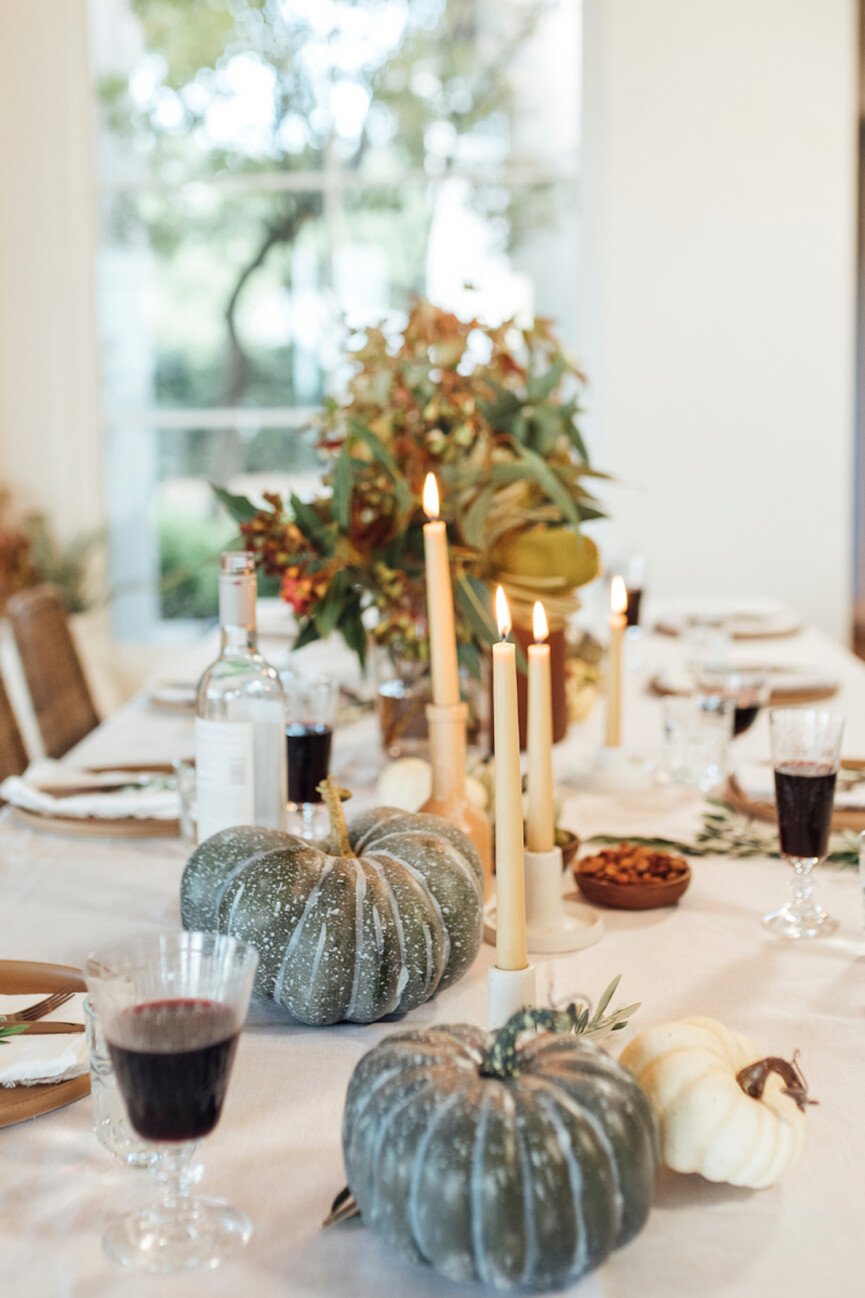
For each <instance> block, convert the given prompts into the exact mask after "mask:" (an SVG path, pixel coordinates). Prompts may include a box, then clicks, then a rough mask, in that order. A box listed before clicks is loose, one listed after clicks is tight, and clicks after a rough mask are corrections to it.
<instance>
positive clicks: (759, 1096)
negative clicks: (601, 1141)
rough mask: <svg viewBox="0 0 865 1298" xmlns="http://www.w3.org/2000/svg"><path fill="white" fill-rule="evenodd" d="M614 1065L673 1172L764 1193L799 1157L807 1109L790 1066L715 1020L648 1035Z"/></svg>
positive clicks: (685, 1022) (666, 1026) (681, 1023)
mask: <svg viewBox="0 0 865 1298" xmlns="http://www.w3.org/2000/svg"><path fill="white" fill-rule="evenodd" d="M620 1062H621V1063H622V1064H624V1065H625V1067H626V1068H629V1069H630V1070H631V1072H632V1073H633V1074H634V1076H635V1077H636V1079H637V1081H638V1082H639V1084H640V1086H641V1087H642V1088H643V1090H644V1091H645V1093H646V1095H647V1097H648V1099H649V1103H650V1104H651V1106H652V1109H653V1110H654V1114H655V1117H656V1118H657V1120H658V1126H659V1128H660V1133H661V1158H662V1159H663V1161H664V1162H665V1163H666V1164H667V1166H668V1167H671V1168H673V1170H674V1171H676V1172H699V1173H700V1175H701V1176H704V1177H706V1179H707V1180H708V1181H725V1182H727V1183H729V1184H730V1185H741V1186H748V1187H750V1188H752V1189H762V1188H763V1187H765V1186H768V1185H773V1184H774V1183H775V1181H777V1180H778V1178H779V1177H780V1176H782V1175H783V1173H784V1172H786V1171H787V1170H788V1168H790V1167H792V1166H793V1164H794V1163H795V1162H796V1160H797V1159H798V1157H799V1155H800V1154H801V1152H802V1147H803V1145H804V1143H805V1105H806V1104H808V1103H811V1101H809V1100H808V1098H807V1093H806V1089H805V1083H804V1079H803V1078H802V1076H801V1074H800V1073H799V1072H798V1069H797V1068H796V1065H795V1062H794V1063H793V1064H790V1063H787V1062H786V1061H785V1060H783V1059H774V1058H772V1059H761V1056H760V1052H759V1050H758V1049H757V1048H756V1047H755V1046H754V1045H753V1044H752V1043H751V1042H750V1041H749V1040H748V1039H747V1038H746V1037H742V1036H739V1035H738V1033H736V1032H730V1031H729V1030H728V1029H727V1028H725V1027H724V1025H723V1024H722V1023H718V1022H717V1020H716V1019H710V1018H692V1019H679V1020H676V1021H675V1022H672V1023H662V1024H660V1025H659V1026H658V1027H654V1028H648V1029H646V1031H644V1032H641V1033H640V1034H639V1035H638V1036H637V1037H635V1038H634V1040H633V1041H630V1042H629V1043H628V1045H627V1046H626V1047H625V1049H624V1050H623V1051H622V1054H621V1057H620ZM779 1074H781V1075H779ZM746 1087H747V1089H746Z"/></svg>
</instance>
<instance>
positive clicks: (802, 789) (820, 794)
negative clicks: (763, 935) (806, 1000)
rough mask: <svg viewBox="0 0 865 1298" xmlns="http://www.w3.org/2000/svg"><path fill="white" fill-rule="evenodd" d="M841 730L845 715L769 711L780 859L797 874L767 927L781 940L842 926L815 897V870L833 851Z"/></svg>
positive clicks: (765, 920)
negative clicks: (788, 895) (831, 834)
mask: <svg viewBox="0 0 865 1298" xmlns="http://www.w3.org/2000/svg"><path fill="white" fill-rule="evenodd" d="M843 730H844V718H843V717H840V716H838V715H837V714H836V713H834V712H824V711H822V710H821V709H818V708H776V709H773V710H772V711H771V712H770V713H769V733H770V735H771V740H772V765H773V767H774V771H775V803H776V807H777V811H778V831H779V834H780V837H781V855H782V856H784V857H786V859H787V860H788V861H789V862H790V864H791V865H792V867H793V869H794V871H795V873H794V876H793V879H792V883H791V886H792V893H793V895H792V897H791V899H790V900H789V901H788V902H787V904H786V905H785V906H782V907H781V909H780V910H776V911H772V912H771V913H770V914H768V915H764V916H763V923H764V924H765V925H766V927H767V928H769V929H771V930H772V932H773V933H778V934H780V935H781V936H782V937H789V938H810V937H823V936H825V935H826V934H828V933H833V932H834V931H835V929H836V928H837V927H838V921H837V920H836V919H833V918H832V917H831V916H830V915H827V914H826V912H825V910H824V909H823V908H822V906H820V904H819V903H818V902H817V900H816V898H815V896H814V879H813V874H812V872H813V869H814V866H815V865H817V864H818V863H819V862H820V861H822V860H823V858H824V857H825V855H826V852H827V850H828V847H829V830H830V828H831V824H832V802H833V799H834V796H835V778H836V776H837V774H838V764H839V761H840V757H841V735H842V733H843Z"/></svg>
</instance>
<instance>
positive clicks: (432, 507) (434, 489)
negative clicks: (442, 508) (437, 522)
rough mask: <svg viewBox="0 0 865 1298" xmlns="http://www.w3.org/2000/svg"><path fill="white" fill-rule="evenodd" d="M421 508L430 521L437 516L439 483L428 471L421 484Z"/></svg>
mask: <svg viewBox="0 0 865 1298" xmlns="http://www.w3.org/2000/svg"><path fill="white" fill-rule="evenodd" d="M423 508H424V513H425V514H426V516H427V518H428V519H430V521H433V520H434V519H436V518H438V516H439V484H438V483H437V482H436V478H435V474H434V473H428V474H427V475H426V478H425V479H424V484H423Z"/></svg>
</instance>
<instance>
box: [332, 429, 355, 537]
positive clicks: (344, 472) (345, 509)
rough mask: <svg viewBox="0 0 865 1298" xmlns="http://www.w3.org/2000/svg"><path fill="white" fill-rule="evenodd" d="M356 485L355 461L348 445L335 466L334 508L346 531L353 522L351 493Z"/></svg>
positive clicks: (341, 452) (338, 457)
mask: <svg viewBox="0 0 865 1298" xmlns="http://www.w3.org/2000/svg"><path fill="white" fill-rule="evenodd" d="M353 485H354V462H353V460H352V457H351V455H349V453H348V450H347V448H346V447H343V449H342V450H341V451H340V453H339V455H338V456H337V457H336V462H335V463H334V466H333V508H334V513H335V514H336V518H337V522H338V523H339V525H340V527H341V528H342V530H343V531H344V532H347V531H348V529H349V525H350V523H351V493H352V488H353Z"/></svg>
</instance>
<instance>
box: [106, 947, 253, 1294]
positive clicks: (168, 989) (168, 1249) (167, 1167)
mask: <svg viewBox="0 0 865 1298" xmlns="http://www.w3.org/2000/svg"><path fill="white" fill-rule="evenodd" d="M257 964H258V955H257V953H256V951H255V950H254V948H253V947H251V946H248V945H246V944H245V943H243V942H238V941H237V940H236V939H235V938H231V937H224V936H222V935H220V934H215V933H170V934H156V935H151V936H148V937H144V938H139V939H137V940H135V941H132V942H127V943H125V944H123V945H119V946H116V947H114V948H110V949H108V950H105V951H102V952H97V953H94V954H93V955H91V956H90V958H89V959H88V961H87V969H86V977H87V986H88V990H89V992H90V997H91V1000H92V1001H93V1005H94V1008H95V1011H96V1013H97V1015H98V1016H99V1021H100V1023H101V1024H102V1028H103V1031H104V1034H105V1040H106V1041H107V1043H108V1051H109V1054H110V1055H111V1061H112V1063H113V1064H114V1071H115V1075H116V1078H117V1084H118V1086H119V1088H120V1094H121V1095H122V1097H123V1101H124V1104H125V1105H126V1111H127V1115H128V1117H129V1122H130V1125H131V1127H132V1129H133V1130H134V1131H135V1132H136V1133H137V1134H138V1135H139V1136H140V1137H141V1138H142V1139H143V1140H145V1141H147V1142H148V1144H149V1146H150V1148H151V1149H152V1150H153V1151H154V1152H155V1154H156V1157H155V1159H154V1161H153V1164H152V1169H151V1170H152V1171H153V1174H154V1175H155V1177H156V1180H157V1181H158V1183H159V1187H160V1197H159V1201H158V1202H157V1203H155V1204H154V1205H153V1206H152V1207H150V1208H145V1209H143V1210H141V1211H138V1212H133V1213H129V1214H128V1215H127V1216H125V1217H119V1218H117V1220H115V1221H114V1222H112V1224H111V1225H110V1226H109V1228H108V1230H107V1231H106V1233H105V1235H104V1237H103V1242H104V1245H105V1250H106V1252H107V1253H108V1254H109V1256H110V1257H112V1258H114V1259H115V1261H117V1262H121V1263H123V1264H124V1265H125V1266H129V1267H136V1268H137V1269H139V1270H142V1271H152V1272H162V1273H166V1272H177V1271H189V1270H192V1269H193V1268H197V1267H214V1266H218V1265H219V1263H220V1262H222V1261H223V1260H224V1259H225V1258H226V1257H228V1256H230V1254H231V1253H233V1252H234V1251H235V1250H236V1249H238V1248H241V1247H242V1246H243V1245H244V1244H245V1243H246V1241H247V1240H248V1239H249V1236H250V1234H251V1231H252V1227H251V1226H250V1223H249V1220H248V1218H247V1217H245V1216H244V1214H243V1213H241V1212H238V1211H237V1209H236V1208H233V1207H231V1205H230V1204H228V1203H225V1202H223V1201H222V1200H221V1199H205V1198H193V1196H192V1194H191V1190H192V1187H193V1186H194V1185H195V1184H196V1183H197V1181H198V1180H199V1179H200V1177H201V1172H202V1168H201V1165H200V1164H193V1163H192V1156H193V1154H194V1153H195V1150H196V1149H197V1147H198V1142H199V1141H200V1140H202V1139H203V1138H204V1137H205V1136H206V1135H208V1134H209V1133H210V1132H211V1131H212V1130H213V1128H214V1127H215V1126H216V1124H217V1122H218V1121H219V1116H220V1113H221V1112H222V1104H223V1100H224V1099H225V1092H226V1089H227V1087H228V1078H229V1075H230V1073H231V1065H232V1062H233V1059H234V1054H235V1049H236V1047H237V1040H238V1037H239V1035H240V1030H241V1028H242V1027H243V1022H244V1019H245V1018H246V1011H247V1009H248V1007H249V997H250V993H251V991H252V981H253V978H254V976H255V969H256V965H257Z"/></svg>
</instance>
